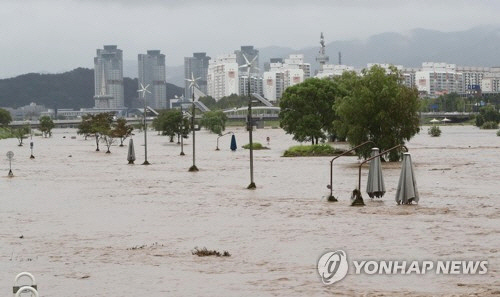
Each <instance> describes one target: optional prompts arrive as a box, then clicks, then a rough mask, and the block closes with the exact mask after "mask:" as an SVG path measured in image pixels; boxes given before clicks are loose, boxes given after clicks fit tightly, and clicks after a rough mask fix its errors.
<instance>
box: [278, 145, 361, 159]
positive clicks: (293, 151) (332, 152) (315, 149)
mask: <svg viewBox="0 0 500 297" xmlns="http://www.w3.org/2000/svg"><path fill="white" fill-rule="evenodd" d="M344 152H345V151H344V150H341V149H336V148H334V147H332V146H330V145H328V144H314V145H296V146H292V147H290V148H289V149H288V150H286V151H285V152H284V153H283V157H317V156H336V155H340V154H342V153H344ZM350 155H351V156H353V155H354V154H350Z"/></svg>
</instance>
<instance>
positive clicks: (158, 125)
mask: <svg viewBox="0 0 500 297" xmlns="http://www.w3.org/2000/svg"><path fill="white" fill-rule="evenodd" d="M183 124H184V120H183V115H182V112H181V111H180V110H176V109H171V110H166V111H162V112H160V114H159V115H158V117H156V119H154V120H153V128H154V129H155V130H156V131H160V132H161V134H162V135H167V136H169V137H170V142H174V137H175V135H176V134H180V133H181V127H182V126H183Z"/></svg>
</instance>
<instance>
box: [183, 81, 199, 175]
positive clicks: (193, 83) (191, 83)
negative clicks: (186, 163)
mask: <svg viewBox="0 0 500 297" xmlns="http://www.w3.org/2000/svg"><path fill="white" fill-rule="evenodd" d="M200 78H201V77H197V78H194V74H193V73H192V72H191V79H186V80H187V81H188V82H189V87H190V88H191V93H192V98H193V100H192V102H191V106H192V108H191V129H192V130H193V166H191V167H189V171H190V172H196V171H198V167H196V156H195V154H196V145H195V144H196V142H195V140H196V138H195V127H194V116H195V108H194V88H195V87H197V88H198V87H199V86H198V83H196V81H197V80H199V79H200Z"/></svg>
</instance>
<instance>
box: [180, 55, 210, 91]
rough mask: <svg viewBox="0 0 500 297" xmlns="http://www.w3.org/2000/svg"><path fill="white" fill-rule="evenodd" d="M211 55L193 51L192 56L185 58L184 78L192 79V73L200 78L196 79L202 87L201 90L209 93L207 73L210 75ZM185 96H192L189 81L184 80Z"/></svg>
mask: <svg viewBox="0 0 500 297" xmlns="http://www.w3.org/2000/svg"><path fill="white" fill-rule="evenodd" d="M209 61H210V57H209V56H207V54H206V53H193V56H192V57H185V58H184V78H186V79H191V77H192V76H191V73H192V75H193V76H194V78H198V77H199V78H200V79H199V80H197V81H196V83H197V84H198V86H199V87H200V91H202V92H203V93H204V94H207V92H208V89H207V75H208V64H209ZM184 98H186V99H190V98H192V94H191V88H190V87H189V82H188V81H184Z"/></svg>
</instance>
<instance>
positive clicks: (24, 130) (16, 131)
mask: <svg viewBox="0 0 500 297" xmlns="http://www.w3.org/2000/svg"><path fill="white" fill-rule="evenodd" d="M11 131H12V134H13V135H14V136H15V137H16V138H17V140H18V141H19V145H18V146H23V140H24V139H26V138H27V135H28V133H29V132H30V129H29V127H27V126H23V127H19V128H13V129H12V130H11Z"/></svg>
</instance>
